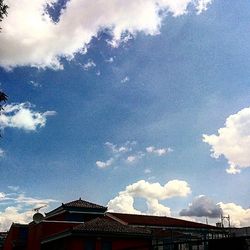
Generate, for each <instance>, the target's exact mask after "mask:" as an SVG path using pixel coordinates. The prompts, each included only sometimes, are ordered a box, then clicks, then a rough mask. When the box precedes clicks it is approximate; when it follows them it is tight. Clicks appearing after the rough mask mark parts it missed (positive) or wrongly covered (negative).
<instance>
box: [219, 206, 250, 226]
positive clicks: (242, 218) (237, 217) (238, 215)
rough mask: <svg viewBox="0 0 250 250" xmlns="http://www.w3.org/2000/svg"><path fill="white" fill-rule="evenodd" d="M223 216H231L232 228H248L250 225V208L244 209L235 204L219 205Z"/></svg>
mask: <svg viewBox="0 0 250 250" xmlns="http://www.w3.org/2000/svg"><path fill="white" fill-rule="evenodd" d="M218 204H219V206H220V207H221V209H222V210H223V214H224V215H225V216H228V215H229V216H230V223H231V226H234V227H248V226H249V225H250V208H246V209H245V208H243V207H242V206H240V205H237V204H235V203H223V202H220V203H218Z"/></svg>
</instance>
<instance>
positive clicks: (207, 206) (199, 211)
mask: <svg viewBox="0 0 250 250" xmlns="http://www.w3.org/2000/svg"><path fill="white" fill-rule="evenodd" d="M222 214H223V212H222V209H221V207H220V206H219V205H218V204H216V203H215V202H214V201H213V200H212V199H210V198H208V197H206V196H205V195H200V196H198V197H196V198H195V199H194V200H193V202H192V203H190V204H189V206H188V208H187V209H183V210H181V212H180V216H195V217H208V218H219V217H220V216H221V215H222Z"/></svg>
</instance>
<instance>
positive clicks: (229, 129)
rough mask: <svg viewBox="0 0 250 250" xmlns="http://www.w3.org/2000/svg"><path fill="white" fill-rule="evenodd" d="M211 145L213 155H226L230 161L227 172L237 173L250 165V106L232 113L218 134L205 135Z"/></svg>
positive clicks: (204, 138)
mask: <svg viewBox="0 0 250 250" xmlns="http://www.w3.org/2000/svg"><path fill="white" fill-rule="evenodd" d="M203 141H204V142H205V143H208V144H209V145H210V146H211V152H212V154H211V156H212V157H214V158H219V157H220V156H224V157H225V158H226V159H227V161H228V165H229V167H228V169H227V173H230V174H236V173H239V172H240V171H241V169H244V168H248V167H250V107H249V108H244V109H242V110H241V111H239V112H238V113H236V114H233V115H230V116H229V117H228V118H227V119H226V122H225V126H224V127H223V128H220V129H219V130H218V135H215V134H212V135H206V134H205V135H203Z"/></svg>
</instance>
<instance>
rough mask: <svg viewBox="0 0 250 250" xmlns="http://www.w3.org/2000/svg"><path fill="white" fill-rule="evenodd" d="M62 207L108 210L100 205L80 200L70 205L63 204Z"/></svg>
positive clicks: (69, 203)
mask: <svg viewBox="0 0 250 250" xmlns="http://www.w3.org/2000/svg"><path fill="white" fill-rule="evenodd" d="M62 206H64V207H77V208H95V209H96V208H97V209H105V210H106V209H107V208H106V207H103V206H100V205H98V204H95V203H92V202H89V201H85V200H82V199H81V198H79V200H75V201H71V202H68V203H65V204H64V203H62Z"/></svg>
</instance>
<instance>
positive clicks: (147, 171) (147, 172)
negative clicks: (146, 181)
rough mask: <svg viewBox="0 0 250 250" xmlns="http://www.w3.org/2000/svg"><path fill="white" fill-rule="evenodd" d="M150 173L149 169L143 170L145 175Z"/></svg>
mask: <svg viewBox="0 0 250 250" xmlns="http://www.w3.org/2000/svg"><path fill="white" fill-rule="evenodd" d="M151 172H152V171H151V169H149V168H146V169H145V170H144V173H145V174H150V173H151Z"/></svg>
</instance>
